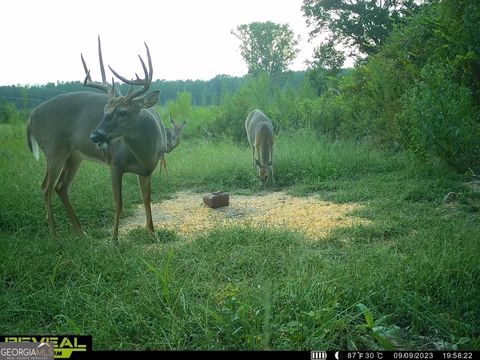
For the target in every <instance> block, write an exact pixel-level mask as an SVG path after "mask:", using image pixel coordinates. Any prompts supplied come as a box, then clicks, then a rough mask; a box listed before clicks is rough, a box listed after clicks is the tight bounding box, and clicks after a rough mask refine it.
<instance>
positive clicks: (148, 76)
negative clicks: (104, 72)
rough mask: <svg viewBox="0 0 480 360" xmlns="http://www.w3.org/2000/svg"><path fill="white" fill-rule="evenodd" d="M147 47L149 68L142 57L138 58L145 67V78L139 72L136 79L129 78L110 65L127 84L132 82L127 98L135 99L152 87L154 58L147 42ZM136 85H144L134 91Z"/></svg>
mask: <svg viewBox="0 0 480 360" xmlns="http://www.w3.org/2000/svg"><path fill="white" fill-rule="evenodd" d="M145 47H146V48H147V59H148V70H147V67H146V66H145V62H144V61H143V59H142V57H141V56H140V55H138V58H139V59H140V62H141V63H142V68H143V73H144V74H145V78H143V79H140V78H139V77H138V75H137V74H135V76H136V77H137V78H136V79H135V80H128V79H127V78H125V77H123V76H122V75H120V74H119V73H117V72H116V71H115V70H113V69H112V67H111V66H110V65H108V67H109V68H110V70H111V71H112V73H113V74H114V75H115V76H116V77H117V78H119V79H120V80H122V81H123V82H124V83H125V84H130V85H131V87H130V91H129V93H128V94H127V95H126V96H125V98H126V99H127V100H131V99H134V98H136V97H138V96H140V95H142V94H143V93H145V92H146V91H147V90H148V88H149V87H150V84H151V83H152V78H153V67H152V58H151V57H150V50H149V49H148V45H147V44H146V43H145ZM134 85H141V86H142V87H141V88H140V89H137V90H135V91H133V86H134Z"/></svg>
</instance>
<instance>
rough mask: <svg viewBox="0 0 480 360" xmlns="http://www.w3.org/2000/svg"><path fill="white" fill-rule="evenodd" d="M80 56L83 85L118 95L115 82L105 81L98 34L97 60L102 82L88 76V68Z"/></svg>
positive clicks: (81, 55)
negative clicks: (83, 76)
mask: <svg viewBox="0 0 480 360" xmlns="http://www.w3.org/2000/svg"><path fill="white" fill-rule="evenodd" d="M80 57H81V58H82V64H83V69H84V70H85V74H86V76H85V80H84V81H83V86H87V87H91V88H94V89H99V90H102V91H104V92H106V93H110V92H111V93H113V94H114V95H119V92H118V89H117V88H116V86H115V83H114V82H113V81H112V84H109V83H107V78H106V76H105V67H104V66H103V57H102V44H101V42H100V35H99V36H98V60H99V63H100V72H101V73H102V83H101V84H100V83H97V82H93V81H92V78H91V77H90V70H89V69H88V67H87V64H86V63H85V60H84V58H83V54H80Z"/></svg>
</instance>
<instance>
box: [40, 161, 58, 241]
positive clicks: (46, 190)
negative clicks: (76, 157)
mask: <svg viewBox="0 0 480 360" xmlns="http://www.w3.org/2000/svg"><path fill="white" fill-rule="evenodd" d="M60 170H61V167H60V166H58V165H52V164H50V163H48V161H47V172H46V174H45V178H44V179H43V182H42V191H43V199H44V201H45V207H46V208H47V219H48V227H49V229H50V234H51V235H55V233H56V231H57V225H56V223H55V219H54V217H53V208H52V190H53V185H54V184H55V181H56V180H57V178H58V174H59V173H60Z"/></svg>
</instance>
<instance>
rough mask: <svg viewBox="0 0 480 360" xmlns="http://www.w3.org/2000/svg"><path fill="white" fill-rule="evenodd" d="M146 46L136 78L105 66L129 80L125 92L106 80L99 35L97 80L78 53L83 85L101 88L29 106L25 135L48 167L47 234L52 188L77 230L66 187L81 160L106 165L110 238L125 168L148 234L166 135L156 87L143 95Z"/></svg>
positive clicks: (45, 182) (44, 186) (147, 78)
mask: <svg viewBox="0 0 480 360" xmlns="http://www.w3.org/2000/svg"><path fill="white" fill-rule="evenodd" d="M145 47H146V50H147V60H148V69H147V67H146V65H145V63H144V61H143V59H142V58H141V57H140V56H139V58H140V62H141V64H142V67H143V71H144V74H145V77H144V78H143V79H140V78H139V77H138V76H136V79H135V80H127V79H126V78H124V77H123V76H121V75H119V74H118V73H117V72H115V71H114V70H113V69H112V68H110V70H112V72H113V74H114V75H115V76H116V77H117V78H118V79H120V80H121V81H123V82H125V83H127V84H130V85H131V88H130V91H129V93H128V94H127V95H125V96H121V95H120V93H119V90H118V87H117V86H116V84H115V82H114V81H113V80H112V84H108V83H107V82H106V79H105V69H104V67H103V60H102V53H101V45H100V38H99V40H98V49H99V60H100V68H101V69H100V70H101V72H102V80H103V81H102V83H94V82H92V81H91V78H90V71H89V70H88V69H87V66H86V64H85V61H84V60H83V56H82V62H83V65H84V68H85V72H86V78H85V81H84V85H85V86H88V87H92V88H96V89H99V90H101V91H102V93H98V92H90V91H82V92H73V93H68V94H63V95H59V96H57V97H55V98H53V99H51V100H49V101H47V102H45V103H43V104H41V105H39V106H38V107H37V108H36V109H34V110H33V112H32V114H31V116H30V121H29V123H28V126H27V140H28V144H29V147H30V149H31V150H32V152H33V154H34V155H35V157H36V158H37V159H38V158H39V151H38V149H39V148H40V149H41V150H42V151H43V153H44V154H45V158H46V162H47V171H46V174H45V178H44V180H43V183H42V190H43V194H44V200H45V204H46V208H47V218H48V225H49V228H50V232H51V233H55V230H56V225H55V221H54V217H53V210H52V199H51V197H52V190H53V189H55V191H56V192H57V194H58V196H59V197H60V200H61V201H62V203H63V206H64V208H65V210H66V212H67V215H68V217H69V218H70V221H71V222H72V225H73V229H74V230H75V231H76V232H77V233H82V227H81V225H80V222H79V221H78V218H77V216H76V214H75V212H74V210H73V207H72V205H71V204H70V199H69V195H68V192H69V189H70V186H71V184H72V181H73V180H74V178H75V176H76V174H77V171H78V169H79V167H80V164H81V163H82V161H83V160H84V159H87V160H96V161H98V162H101V163H104V164H108V165H109V166H110V172H111V179H112V189H113V197H114V201H115V222H114V226H113V241H114V243H117V242H118V225H119V219H120V213H121V211H122V178H123V174H124V173H134V174H137V176H138V183H139V186H140V191H141V194H142V198H143V203H144V206H145V213H146V227H147V229H148V230H149V231H150V232H152V233H153V231H154V228H153V221H152V212H151V174H152V172H153V170H154V169H155V167H156V166H157V164H158V162H159V160H160V159H161V158H162V157H163V156H164V154H165V152H166V151H167V135H166V132H165V127H164V125H163V123H162V121H161V119H160V116H159V115H158V114H157V113H156V112H155V111H154V110H153V109H151V107H152V106H154V105H155V104H156V103H157V101H158V97H159V92H158V91H153V92H151V93H149V94H146V95H145V93H146V92H147V91H148V89H149V87H150V84H151V82H152V76H153V68H152V61H151V57H150V51H149V49H148V46H147V45H146V44H145ZM134 86H137V89H134ZM138 86H140V88H138Z"/></svg>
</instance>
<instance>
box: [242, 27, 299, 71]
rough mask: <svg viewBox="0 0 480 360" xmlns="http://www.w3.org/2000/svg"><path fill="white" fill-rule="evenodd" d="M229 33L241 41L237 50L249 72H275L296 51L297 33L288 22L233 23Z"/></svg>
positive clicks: (283, 66)
mask: <svg viewBox="0 0 480 360" xmlns="http://www.w3.org/2000/svg"><path fill="white" fill-rule="evenodd" d="M232 34H233V35H235V36H236V37H237V38H238V39H239V40H240V41H241V44H240V51H241V54H242V57H243V59H244V60H245V62H246V63H247V66H248V73H249V74H253V75H257V74H258V73H260V72H266V73H267V74H269V75H276V74H279V73H281V72H283V71H285V70H287V67H288V65H289V64H290V63H291V62H292V61H293V59H295V57H296V56H297V54H298V52H299V50H298V49H297V48H296V46H297V45H298V37H297V38H295V35H294V33H293V31H292V30H291V29H290V27H289V26H288V24H276V23H273V22H271V21H267V22H252V23H250V24H243V25H239V26H237V29H236V31H234V30H232Z"/></svg>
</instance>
